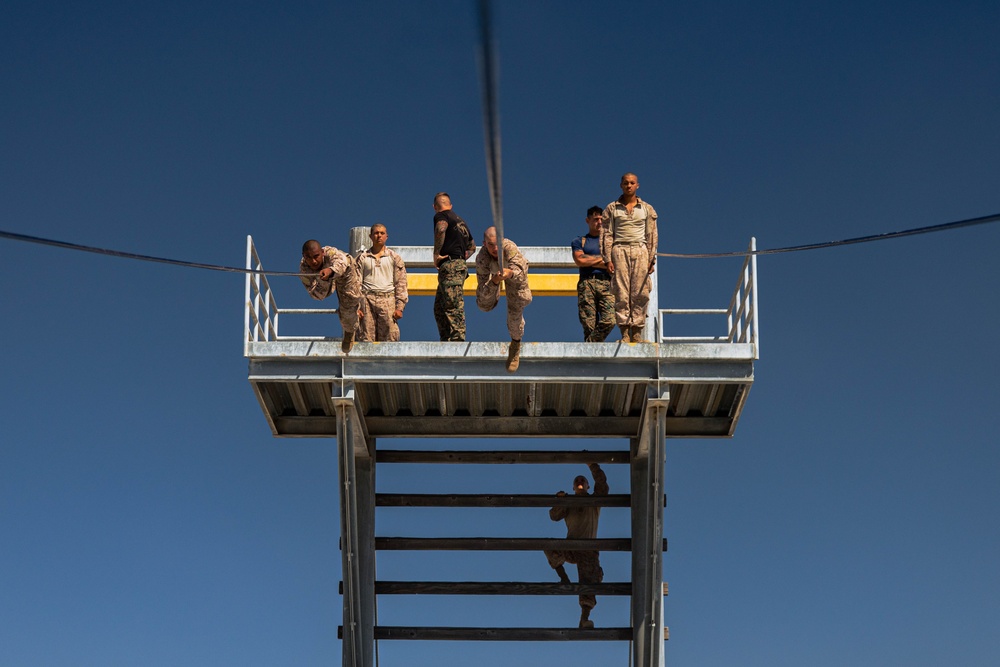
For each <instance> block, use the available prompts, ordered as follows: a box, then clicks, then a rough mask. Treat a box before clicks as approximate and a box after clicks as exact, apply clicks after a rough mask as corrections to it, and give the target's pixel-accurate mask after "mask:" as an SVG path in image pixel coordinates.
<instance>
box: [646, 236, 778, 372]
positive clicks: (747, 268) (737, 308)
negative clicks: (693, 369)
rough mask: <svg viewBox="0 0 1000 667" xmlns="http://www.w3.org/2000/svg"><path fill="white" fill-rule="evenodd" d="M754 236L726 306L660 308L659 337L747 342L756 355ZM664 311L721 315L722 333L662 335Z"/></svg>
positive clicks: (755, 243)
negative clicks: (724, 330) (724, 321)
mask: <svg viewBox="0 0 1000 667" xmlns="http://www.w3.org/2000/svg"><path fill="white" fill-rule="evenodd" d="M756 251H757V239H756V238H753V237H751V238H750V245H749V246H748V248H747V256H746V259H744V260H743V268H742V269H740V277H739V279H738V280H737V281H736V288H735V289H734V290H733V295H732V297H731V298H730V299H729V307H728V308H662V309H660V311H659V317H658V324H659V330H660V341H661V342H670V343H696V342H713V343H750V344H751V345H753V350H754V359H759V358H760V347H759V345H760V344H759V338H758V329H757V255H756V254H754V253H755V252H756ZM665 315H725V317H726V334H725V335H719V336H666V335H664V332H665V331H666V329H664V326H663V318H664V316H665Z"/></svg>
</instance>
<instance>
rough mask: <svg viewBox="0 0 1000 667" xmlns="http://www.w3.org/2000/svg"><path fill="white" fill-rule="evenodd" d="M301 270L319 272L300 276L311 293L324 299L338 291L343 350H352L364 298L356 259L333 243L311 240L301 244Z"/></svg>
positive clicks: (303, 271)
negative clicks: (359, 305)
mask: <svg viewBox="0 0 1000 667" xmlns="http://www.w3.org/2000/svg"><path fill="white" fill-rule="evenodd" d="M299 273H303V274H306V273H318V274H319V275H318V276H315V275H313V276H310V275H303V276H300V277H299V279H300V280H301V281H302V284H303V285H304V286H305V288H306V291H307V292H309V296H311V297H312V298H314V299H316V300H318V301H322V300H323V299H325V298H326V297H328V296H330V295H331V294H333V292H334V290H335V289H336V292H337V316H338V317H339V318H340V326H342V327H343V328H344V340H343V342H342V343H341V346H340V349H342V350H343V351H344V353H345V354H346V353H347V352H350V351H351V347H352V346H353V345H354V330H355V329H356V328H357V326H358V301H359V300H360V299H361V281H360V279H359V278H358V272H357V270H356V268H355V266H354V260H353V259H352V258H351V256H350V255H348V254H347V253H346V252H343V251H341V250H337V249H336V248H334V247H333V246H321V245H320V244H319V241H316V240H313V239H310V240H309V241H306V242H305V243H303V244H302V261H301V262H299Z"/></svg>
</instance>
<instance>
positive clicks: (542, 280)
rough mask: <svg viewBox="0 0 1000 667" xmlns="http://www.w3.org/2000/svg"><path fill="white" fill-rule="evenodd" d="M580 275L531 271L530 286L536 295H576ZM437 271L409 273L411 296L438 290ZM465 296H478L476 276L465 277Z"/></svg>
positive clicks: (407, 282)
mask: <svg viewBox="0 0 1000 667" xmlns="http://www.w3.org/2000/svg"><path fill="white" fill-rule="evenodd" d="M578 280H579V275H577V274H574V273H529V274H528V287H530V288H531V293H532V295H534V296H576V283H577V281H578ZM437 284H438V277H437V274H436V273H409V272H408V273H407V274H406V289H407V290H408V291H409V293H410V295H411V296H433V295H434V293H435V292H437ZM463 289H464V290H465V296H476V277H475V276H474V275H473V276H469V277H468V278H466V279H465V285H464V286H463Z"/></svg>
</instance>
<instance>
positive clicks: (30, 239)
mask: <svg viewBox="0 0 1000 667" xmlns="http://www.w3.org/2000/svg"><path fill="white" fill-rule="evenodd" d="M0 238H5V239H10V240H12V241H24V242H26V243H37V244H39V245H48V246H54V247H56V248H66V249H67V250H80V251H83V252H93V253H97V254H98V255H110V256H111V257H124V258H125V259H138V260H141V261H143V262H159V263H160V264H171V265H173V266H184V267H188V268H192V269H208V270H209V271H226V272H229V273H259V274H264V275H268V276H318V275H319V274H318V273H298V272H292V271H263V270H261V271H256V270H254V269H241V268H238V267H235V266H219V265H217V264H202V263H201V262H186V261H184V260H180V259H168V258H166V257H153V256H152V255H139V254H136V253H134V252H123V251H121V250H109V249H108V248H95V247H94V246H87V245H80V244H78V243H69V242H67V241H55V240H53V239H43V238H41V237H38V236H28V235H27V234H17V233H14V232H5V231H3V230H0Z"/></svg>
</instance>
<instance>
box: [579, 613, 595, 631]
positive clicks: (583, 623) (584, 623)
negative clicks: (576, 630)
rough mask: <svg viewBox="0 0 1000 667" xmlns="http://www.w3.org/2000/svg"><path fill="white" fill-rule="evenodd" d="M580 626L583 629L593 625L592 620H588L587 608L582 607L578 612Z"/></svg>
mask: <svg viewBox="0 0 1000 667" xmlns="http://www.w3.org/2000/svg"><path fill="white" fill-rule="evenodd" d="M580 627H581V628H585V629H586V628H592V627H594V622H593V621H592V620H590V610H589V609H584V610H583V611H581V612H580Z"/></svg>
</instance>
